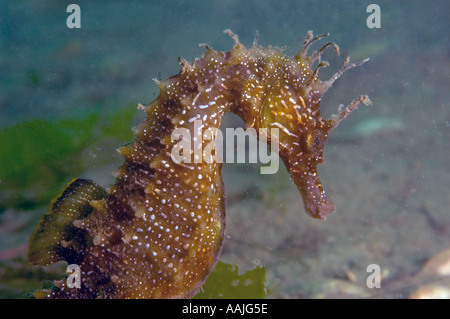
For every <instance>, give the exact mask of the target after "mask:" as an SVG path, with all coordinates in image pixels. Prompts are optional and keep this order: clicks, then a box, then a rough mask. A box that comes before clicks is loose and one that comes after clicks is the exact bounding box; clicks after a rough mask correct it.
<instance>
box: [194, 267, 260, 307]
mask: <svg viewBox="0 0 450 319" xmlns="http://www.w3.org/2000/svg"><path fill="white" fill-rule="evenodd" d="M265 297H266V269H265V268H264V266H261V265H256V266H255V267H254V268H253V269H250V270H248V271H246V272H245V273H243V274H239V269H238V266H236V265H231V264H227V263H224V262H222V261H220V260H219V262H218V263H217V265H216V267H215V268H214V270H213V271H212V273H211V274H210V275H209V277H208V279H207V280H206V282H205V284H204V285H203V287H202V290H201V291H200V292H199V293H198V294H197V295H196V296H195V297H194V299H249V298H250V299H264V298H265Z"/></svg>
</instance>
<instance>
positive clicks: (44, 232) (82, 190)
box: [28, 178, 107, 265]
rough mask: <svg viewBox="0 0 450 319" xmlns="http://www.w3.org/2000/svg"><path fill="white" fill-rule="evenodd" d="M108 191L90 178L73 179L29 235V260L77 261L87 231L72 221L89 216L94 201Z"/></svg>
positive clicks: (35, 262)
mask: <svg viewBox="0 0 450 319" xmlns="http://www.w3.org/2000/svg"><path fill="white" fill-rule="evenodd" d="M106 196H107V193H106V191H105V190H104V189H103V188H102V187H100V186H98V185H97V184H95V183H94V182H93V181H91V180H87V179H81V178H78V179H74V180H72V181H71V182H70V183H69V184H67V185H66V187H65V188H64V190H63V191H62V193H61V194H59V195H58V196H57V197H56V198H55V199H53V201H52V203H51V205H50V208H49V209H48V211H47V213H46V214H45V215H43V216H42V217H41V218H40V220H39V222H38V224H37V226H36V228H35V230H34V232H33V235H32V236H31V238H30V242H29V251H28V260H29V262H30V263H32V264H38V265H49V264H52V263H54V262H57V261H59V260H66V261H68V262H69V263H71V262H72V261H73V262H75V261H76V260H77V259H78V258H79V257H80V256H78V255H79V252H80V251H81V250H85V249H79V248H81V247H83V248H84V247H85V246H86V245H87V240H86V236H85V233H84V232H85V231H84V230H81V229H78V228H76V227H75V226H73V222H74V221H75V220H78V219H83V218H86V216H88V215H89V214H90V213H91V212H92V210H93V208H92V206H91V205H90V204H89V202H90V201H92V200H101V199H103V198H105V197H106Z"/></svg>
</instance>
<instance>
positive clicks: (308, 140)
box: [301, 132, 322, 153]
mask: <svg viewBox="0 0 450 319" xmlns="http://www.w3.org/2000/svg"><path fill="white" fill-rule="evenodd" d="M321 144H322V138H321V134H319V133H316V132H312V133H306V134H304V135H303V136H302V139H301V146H302V149H303V151H304V152H306V153H314V152H315V151H316V150H317V149H319V148H320V146H321Z"/></svg>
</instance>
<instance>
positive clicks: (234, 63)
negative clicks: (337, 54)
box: [30, 31, 368, 298]
mask: <svg viewBox="0 0 450 319" xmlns="http://www.w3.org/2000/svg"><path fill="white" fill-rule="evenodd" d="M228 33H229V34H230V35H231V36H232V37H233V38H234V40H235V47H234V48H233V50H231V51H229V52H217V51H214V50H212V49H210V48H208V47H206V48H207V52H206V54H205V56H204V57H203V58H202V59H200V60H195V61H194V63H193V64H192V65H190V64H188V63H187V62H186V61H184V60H182V61H181V66H182V70H181V73H180V74H178V75H176V76H174V77H171V78H169V79H168V80H165V81H162V82H160V83H159V86H160V95H159V97H158V98H157V99H156V100H155V101H154V102H153V103H151V104H150V105H148V106H147V107H146V112H147V119H146V120H145V121H144V122H143V123H142V124H141V125H140V126H139V127H138V129H137V130H136V135H137V137H136V140H135V141H134V142H133V143H132V144H130V145H128V146H126V147H123V148H121V149H120V153H121V154H122V155H123V156H124V158H125V164H124V165H123V166H122V167H121V168H119V170H118V171H117V172H116V177H117V181H116V183H115V184H114V185H113V186H111V187H110V189H109V190H108V194H107V195H105V197H103V198H100V199H99V198H90V197H89V196H86V197H83V198H82V199H77V200H78V201H79V202H80V203H81V202H83V201H84V202H83V203H84V204H86V203H89V205H90V207H91V208H90V212H89V214H88V216H87V217H85V216H82V218H80V217H78V218H73V226H74V227H72V225H69V226H70V227H71V228H70V227H69V228H70V229H69V228H65V229H68V230H66V231H67V232H69V231H74V230H73V229H74V228H75V230H76V231H78V232H80V233H81V234H82V235H79V236H78V237H75V238H72V239H71V240H70V241H62V240H61V239H60V238H59V239H58V241H56V242H51V243H49V246H51V247H53V248H55V247H60V246H61V245H63V246H64V247H65V249H64V250H61V249H51V250H48V249H47V250H45V249H46V248H45V247H44V248H41V250H39V249H38V248H34V250H33V251H31V254H30V260H31V261H32V262H34V263H40V264H46V263H50V262H54V261H55V260H66V261H68V262H71V261H76V262H78V263H79V266H80V268H81V271H82V273H81V286H82V287H81V288H80V289H72V288H68V287H66V286H65V284H64V283H63V282H61V283H59V284H57V288H55V289H53V290H52V291H44V292H40V293H39V294H38V296H40V297H50V298H52V297H54V298H77V297H80V298H99V297H100V298H189V297H192V296H194V295H195V294H196V293H197V292H198V290H199V289H200V287H201V285H202V284H203V282H204V280H205V279H206V278H207V276H208V275H209V273H210V272H211V270H212V269H213V267H214V265H215V263H216V262H217V259H218V256H219V254H220V250H221V247H222V241H223V237H224V230H225V199H224V189H223V183H222V178H221V164H220V163H217V162H212V163H208V162H206V161H204V160H203V161H197V160H196V158H195V157H194V155H195V154H192V158H191V161H190V163H176V162H174V160H173V158H172V155H171V151H172V149H173V147H174V146H175V145H176V143H177V142H178V141H177V140H174V139H173V136H172V132H174V130H175V129H179V128H183V129H186V130H188V131H189V132H191V133H192V136H195V134H196V133H198V132H195V130H197V128H196V127H195V125H194V122H195V120H201V121H202V124H203V126H202V127H201V128H200V130H201V132H200V133H201V134H203V133H204V132H205V131H206V130H208V129H211V128H212V129H218V128H219V126H220V124H221V121H222V117H223V115H224V114H225V112H234V113H236V114H238V115H239V116H241V117H242V119H243V120H244V121H245V123H246V126H247V127H253V128H255V129H256V131H257V132H259V130H260V129H269V130H270V129H271V128H277V129H278V130H279V132H280V134H279V138H278V139H279V140H278V141H276V142H279V154H280V156H281V158H282V159H283V161H284V162H285V164H286V166H287V168H288V170H289V172H290V175H291V177H292V179H293V180H294V182H295V183H296V184H297V186H298V188H299V190H300V192H301V194H302V197H303V199H304V203H305V210H306V212H307V213H308V214H309V215H311V216H313V217H315V218H322V219H324V218H325V216H326V215H328V214H330V213H332V212H333V211H334V206H333V205H332V203H331V202H330V200H329V199H328V197H327V196H326V194H325V192H324V190H323V188H322V185H321V183H320V181H319V178H318V175H317V171H316V166H317V164H318V163H320V162H322V160H323V159H322V152H323V147H324V143H325V139H326V137H327V135H328V132H329V130H330V129H332V128H333V127H335V126H336V125H337V124H338V123H339V121H340V120H341V119H343V118H344V117H345V116H346V115H347V114H348V113H349V112H350V111H351V110H353V109H354V108H356V106H357V105H358V103H359V102H360V101H364V102H366V101H368V99H367V98H366V97H361V98H359V99H358V100H357V101H356V102H354V103H352V104H351V105H350V107H349V108H347V109H346V110H344V111H342V112H340V113H339V114H338V115H336V116H334V117H333V118H332V119H331V120H323V119H322V118H321V116H320V99H321V96H322V94H323V93H325V91H326V90H327V89H328V88H329V87H330V86H331V84H332V81H334V80H335V79H337V78H338V77H339V76H340V75H341V74H342V72H344V71H345V70H346V69H348V68H351V67H353V66H356V65H355V64H349V63H348V60H346V63H344V66H343V68H342V69H341V70H340V71H339V72H338V73H337V74H336V75H335V76H334V77H333V79H332V80H331V81H326V82H322V81H320V80H319V79H318V77H317V69H318V68H319V67H320V66H324V65H323V63H320V62H321V61H320V54H321V52H322V51H323V49H324V48H326V47H327V46H329V45H333V46H334V48H335V49H337V46H336V45H334V44H332V43H329V44H326V45H325V46H324V48H322V49H321V50H319V51H317V52H315V53H313V54H312V55H311V56H307V55H306V54H307V49H308V47H309V46H310V45H311V44H312V43H313V42H314V41H316V40H318V39H320V38H321V36H320V37H317V38H313V37H312V33H309V34H308V37H307V38H306V40H305V43H304V46H303V49H302V50H301V51H300V53H299V54H298V55H296V56H295V57H286V56H285V55H284V54H283V53H282V52H281V51H280V50H278V49H274V48H271V47H269V48H262V47H260V46H259V45H257V44H256V43H254V45H253V47H252V48H251V49H246V48H245V47H244V46H242V45H241V44H240V43H239V41H238V39H237V36H235V35H234V34H232V33H231V32H230V31H228ZM315 61H318V62H319V63H320V64H319V65H318V67H317V69H316V70H314V71H313V70H312V69H311V66H312V65H313V63H314V62H315ZM192 142H195V141H192ZM206 144H207V142H206V141H203V142H201V143H200V144H199V147H200V148H201V150H202V151H203V150H204V149H205V147H206ZM83 183H84V184H83V185H87V186H86V187H93V188H94V189H97V187H98V186H96V185H95V184H93V183H92V182H90V181H84V182H83ZM91 183H92V184H91ZM70 187H71V186H69V188H70ZM69 200H70V197H69V196H66V197H65V196H61V197H60V198H59V199H58V201H56V204H58V203H60V202H61V203H65V202H67V201H69ZM52 213H53V212H52V211H50V213H49V214H47V217H46V218H47V219H48V220H50V221H49V222H48V223H42V222H41V224H40V228H39V227H38V228H39V229H37V230H36V232H35V234H34V235H33V237H32V239H31V241H30V245H31V243H33V242H36V240H39V242H44V241H45V239H46V238H47V237H45V236H46V235H45V231H46V229H45V227H47V228H48V227H49V226H48V225H49V224H50V225H51V223H52V217H51V216H52ZM81 215H82V214H81ZM81 215H79V216H81ZM55 223H56V222H55ZM72 237H73V236H72ZM80 242H82V243H81V244H80ZM43 250H45V251H51V253H49V255H51V256H49V255H46V253H45V252H43ZM68 252H70V254H69V253H68ZM55 255H56V256H55ZM33 256H34V257H33ZM36 256H38V257H36ZM69 256H71V257H70V258H69Z"/></svg>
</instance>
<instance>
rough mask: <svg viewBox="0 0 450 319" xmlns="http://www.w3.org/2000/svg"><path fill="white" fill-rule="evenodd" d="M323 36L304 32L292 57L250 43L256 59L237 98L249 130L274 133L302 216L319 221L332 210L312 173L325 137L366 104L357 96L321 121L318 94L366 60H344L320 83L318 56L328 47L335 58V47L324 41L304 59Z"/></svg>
mask: <svg viewBox="0 0 450 319" xmlns="http://www.w3.org/2000/svg"><path fill="white" fill-rule="evenodd" d="M325 36H327V35H319V36H317V37H313V35H312V32H310V33H308V36H307V37H306V39H305V42H304V44H303V47H302V49H301V50H300V52H299V53H298V54H297V55H296V56H294V57H288V56H285V55H284V54H283V53H282V49H275V48H272V47H268V48H261V47H260V46H258V45H257V44H254V45H253V47H252V49H251V55H252V56H254V57H255V58H254V59H253V62H252V63H251V64H249V65H254V68H253V69H252V72H251V74H250V76H249V77H248V79H247V81H246V82H245V85H244V88H243V91H242V92H243V94H242V100H241V103H242V104H243V105H245V107H243V109H244V108H245V109H247V110H248V111H247V112H244V113H247V114H245V115H244V118H252V119H253V122H252V123H251V126H253V127H255V128H257V129H260V128H266V129H274V128H277V129H278V132H279V135H278V141H277V142H278V143H279V154H280V156H281V158H282V159H283V161H284V163H285V164H286V167H287V168H288V171H289V173H290V175H291V178H292V179H293V181H294V182H295V184H296V185H297V187H298V188H299V190H300V193H301V195H302V197H303V200H304V204H305V209H306V212H307V213H308V214H309V215H310V216H312V217H314V218H320V219H325V217H326V216H327V215H329V214H331V213H333V212H334V211H335V207H334V205H333V204H332V202H331V201H330V199H329V198H328V196H327V195H326V193H325V191H324V189H323V187H322V184H321V182H320V180H319V176H318V174H317V165H318V164H319V163H322V162H323V161H324V158H323V150H324V146H325V141H326V139H327V136H328V133H329V131H330V130H331V129H332V128H334V127H336V126H337V125H338V124H339V122H340V121H341V120H342V119H344V118H345V117H346V116H347V115H348V114H349V113H350V112H351V111H352V110H353V109H355V108H356V107H357V106H358V104H359V103H360V102H364V103H366V104H367V103H369V99H368V98H367V96H361V97H359V98H358V99H357V100H356V101H354V102H353V103H352V104H351V105H350V106H349V107H347V108H346V109H344V110H342V109H341V108H340V109H339V112H338V114H337V115H333V116H332V118H331V119H328V120H325V119H323V118H322V117H321V115H320V101H321V98H322V96H323V94H324V93H325V92H326V91H327V90H328V89H329V88H330V87H331V85H332V84H333V82H334V81H335V80H336V79H337V78H339V77H340V76H341V75H342V73H344V72H345V71H346V70H348V69H350V68H353V67H355V66H359V65H361V64H362V63H364V62H366V61H367V60H363V61H361V62H359V63H355V64H353V63H350V62H349V59H348V58H347V59H346V60H345V61H344V63H343V66H342V68H341V69H340V70H339V71H338V72H337V73H336V74H334V75H333V77H332V78H331V79H329V80H328V81H321V80H319V78H318V70H319V69H320V68H321V67H326V66H327V65H328V64H327V62H325V61H321V54H322V52H323V51H324V50H325V49H326V48H327V47H333V48H334V49H335V50H336V52H337V53H338V54H339V48H338V46H337V45H336V44H335V43H333V42H329V43H327V44H325V45H324V46H323V47H322V48H321V49H320V50H318V51H315V52H313V53H312V54H311V55H307V51H308V48H309V47H310V45H311V44H312V43H314V42H315V41H317V40H319V39H321V38H323V37H325ZM313 65H315V68H314V70H313ZM249 105H250V107H249ZM271 143H274V141H271Z"/></svg>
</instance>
